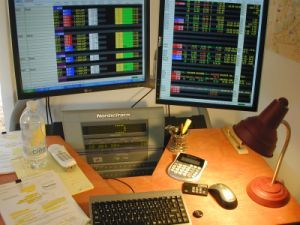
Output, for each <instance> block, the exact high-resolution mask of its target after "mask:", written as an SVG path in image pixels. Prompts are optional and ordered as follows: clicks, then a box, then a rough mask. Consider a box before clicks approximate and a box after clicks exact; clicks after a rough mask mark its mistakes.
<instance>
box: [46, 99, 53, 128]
mask: <svg viewBox="0 0 300 225" xmlns="http://www.w3.org/2000/svg"><path fill="white" fill-rule="evenodd" d="M47 100H48V101H47V105H48V112H49V117H50V124H52V123H53V120H52V114H51V107H50V97H49V96H48V97H47Z"/></svg>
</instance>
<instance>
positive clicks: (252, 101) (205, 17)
mask: <svg viewBox="0 0 300 225" xmlns="http://www.w3.org/2000/svg"><path fill="white" fill-rule="evenodd" d="M160 7H161V8H160V10H161V14H160V29H159V51H158V64H157V68H158V69H157V82H156V101H157V103H163V104H170V105H172V104H174V105H191V106H200V107H208V108H209V107H213V108H225V109H236V110H245V111H255V110H257V105H258V94H259V87H260V79H261V70H262V59H263V49H264V40H265V31H266V21H267V11H268V1H267V0H200V1H199V0H194V1H191V0H162V1H161V6H160Z"/></svg>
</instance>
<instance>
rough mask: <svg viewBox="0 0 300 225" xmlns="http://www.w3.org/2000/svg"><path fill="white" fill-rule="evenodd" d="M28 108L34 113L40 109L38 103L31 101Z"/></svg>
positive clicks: (27, 105) (27, 104) (27, 103)
mask: <svg viewBox="0 0 300 225" xmlns="http://www.w3.org/2000/svg"><path fill="white" fill-rule="evenodd" d="M26 107H28V108H29V109H30V110H32V111H36V110H37V108H38V103H37V101H33V100H29V101H28V102H26Z"/></svg>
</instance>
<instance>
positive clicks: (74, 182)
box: [12, 154, 94, 195]
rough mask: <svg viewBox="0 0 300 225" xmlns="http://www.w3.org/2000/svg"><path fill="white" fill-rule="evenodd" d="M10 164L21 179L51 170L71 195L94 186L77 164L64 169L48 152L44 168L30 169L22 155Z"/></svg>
mask: <svg viewBox="0 0 300 225" xmlns="http://www.w3.org/2000/svg"><path fill="white" fill-rule="evenodd" d="M12 165H13V167H14V169H15V171H16V174H17V177H18V178H21V179H23V178H25V177H29V176H33V175H37V174H39V173H41V172H45V171H49V170H53V171H54V172H56V173H57V174H58V175H59V177H60V178H61V180H62V182H63V183H64V185H65V186H66V188H67V189H68V191H69V192H70V193H71V195H75V194H78V193H81V192H84V191H87V190H91V189H93V188H94V186H93V184H92V183H91V182H90V181H89V179H88V178H87V176H86V175H85V174H84V173H83V172H82V170H81V169H80V167H79V166H76V167H74V168H72V169H70V170H65V169H64V168H62V167H61V166H60V165H59V164H58V163H57V162H56V161H55V160H54V159H53V157H52V156H51V155H50V154H48V161H47V165H46V167H44V168H39V169H32V168H31V166H30V164H29V163H28V162H27V161H26V160H25V159H24V158H23V157H19V158H16V159H14V160H12Z"/></svg>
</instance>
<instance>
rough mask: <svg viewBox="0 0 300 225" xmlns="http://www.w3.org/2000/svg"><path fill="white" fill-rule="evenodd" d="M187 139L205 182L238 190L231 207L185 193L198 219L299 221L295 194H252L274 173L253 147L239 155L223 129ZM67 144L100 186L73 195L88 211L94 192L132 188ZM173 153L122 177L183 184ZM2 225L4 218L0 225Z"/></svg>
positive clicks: (140, 184) (144, 186)
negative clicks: (274, 201)
mask: <svg viewBox="0 0 300 225" xmlns="http://www.w3.org/2000/svg"><path fill="white" fill-rule="evenodd" d="M47 142H48V144H52V143H60V144H65V143H64V142H63V140H62V139H61V138H59V137H53V136H52V137H48V138H47ZM188 144H189V147H188V151H187V153H189V154H193V155H198V156H200V157H202V158H204V159H206V160H207V161H208V165H207V167H206V168H205V170H204V172H203V173H202V177H201V180H200V182H201V183H206V184H209V185H211V184H214V183H224V184H226V185H228V186H229V187H230V188H231V189H232V190H233V191H234V192H235V194H236V196H237V199H238V207H237V208H236V209H234V210H226V209H223V208H221V207H220V206H219V205H218V204H217V203H216V202H215V200H214V199H213V198H212V197H211V196H210V195H208V196H207V197H202V196H194V195H183V196H184V199H185V202H186V203H187V208H188V211H189V213H190V215H192V212H193V211H194V210H196V209H200V210H202V211H203V213H204V215H203V217H202V218H200V219H196V218H194V217H193V216H191V219H192V223H193V224H209V225H213V224H222V225H223V224H231V225H234V224H237V225H240V224H243V225H245V224H251V225H253V224H259V225H261V224H270V225H273V224H286V223H292V222H299V221H300V205H299V204H298V203H297V202H296V200H295V199H294V198H293V197H291V199H290V201H289V203H288V204H287V205H286V206H284V207H281V208H276V209H273V208H266V207H263V206H260V205H258V204H256V203H255V202H253V201H252V200H251V199H250V198H249V197H248V195H247V193H246V186H247V184H248V183H249V182H250V181H251V180H252V179H253V178H254V177H256V176H260V175H264V176H265V175H266V176H272V170H271V168H270V167H269V166H268V165H267V163H266V162H265V160H264V159H263V158H262V157H261V156H260V155H258V154H257V153H255V152H253V151H252V150H250V151H249V154H247V155H239V154H237V152H236V151H235V150H234V149H233V147H231V145H230V144H229V142H228V141H227V139H226V138H225V136H224V135H223V133H222V131H221V130H220V129H197V130H192V131H191V132H190V134H189V136H188ZM65 146H66V148H67V149H68V150H69V152H70V153H71V154H72V156H73V157H74V158H75V159H76V161H77V162H78V165H79V166H80V167H81V168H82V170H83V172H84V173H85V174H86V175H87V176H88V178H89V179H90V181H91V182H92V183H93V185H94V187H95V188H94V189H93V190H90V191H87V192H84V193H80V194H77V195H75V196H73V197H74V199H75V200H76V201H77V202H78V204H79V205H80V206H81V208H82V209H83V210H84V211H85V212H86V213H87V214H88V198H89V196H91V195H99V194H101V195H104V194H115V193H130V192H131V191H130V190H129V188H128V187H126V186H125V185H123V184H121V183H119V182H117V181H115V180H111V179H108V180H105V179H103V178H101V177H100V176H99V175H98V173H96V172H95V171H94V170H93V169H92V168H91V167H90V166H89V165H88V164H87V163H86V162H85V161H84V160H83V159H82V158H81V157H80V156H79V155H78V154H77V153H76V152H75V151H74V150H73V149H72V147H71V146H70V145H68V144H65ZM174 157H175V155H174V154H172V153H171V152H169V151H168V150H165V152H164V154H163V155H162V157H161V159H160V161H159V163H158V165H157V167H156V169H155V171H154V173H153V175H152V176H140V177H128V178H121V180H123V181H125V182H127V183H128V184H130V185H131V186H132V187H133V189H134V190H135V192H145V191H155V190H168V189H181V186H182V182H180V181H177V180H174V179H172V178H170V177H169V176H168V175H167V172H166V168H167V166H168V165H169V164H170V163H171V162H172V160H173V159H174ZM15 178H16V177H15V175H14V174H10V175H5V176H3V175H2V176H0V183H5V182H8V181H11V180H14V179H15ZM0 219H1V218H0ZM2 224H3V221H2V220H1V221H0V225H2Z"/></svg>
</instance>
